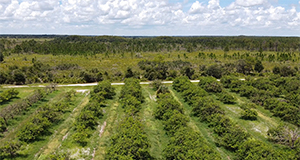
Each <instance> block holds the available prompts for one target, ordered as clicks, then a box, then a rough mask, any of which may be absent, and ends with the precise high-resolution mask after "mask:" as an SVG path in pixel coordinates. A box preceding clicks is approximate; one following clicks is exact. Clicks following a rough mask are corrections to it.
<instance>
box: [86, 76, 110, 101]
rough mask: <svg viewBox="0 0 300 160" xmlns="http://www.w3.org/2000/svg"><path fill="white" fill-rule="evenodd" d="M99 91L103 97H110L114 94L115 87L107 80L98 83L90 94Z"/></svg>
mask: <svg viewBox="0 0 300 160" xmlns="http://www.w3.org/2000/svg"><path fill="white" fill-rule="evenodd" d="M99 92H101V93H102V96H103V97H104V98H105V99H112V98H113V96H114V95H116V93H115V88H114V87H113V86H111V82H110V81H107V80H105V81H102V82H100V83H98V85H97V86H96V87H94V90H93V92H92V94H91V95H92V96H93V94H97V93H99Z"/></svg>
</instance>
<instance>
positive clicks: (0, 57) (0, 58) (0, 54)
mask: <svg viewBox="0 0 300 160" xmlns="http://www.w3.org/2000/svg"><path fill="white" fill-rule="evenodd" d="M2 61H4V55H3V53H2V52H0V62H2Z"/></svg>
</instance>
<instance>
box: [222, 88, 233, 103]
mask: <svg viewBox="0 0 300 160" xmlns="http://www.w3.org/2000/svg"><path fill="white" fill-rule="evenodd" d="M219 100H220V101H221V102H223V103H225V104H234V103H235V101H236V98H235V97H234V96H233V95H231V94H229V93H228V92H226V91H223V92H221V93H220V94H219Z"/></svg>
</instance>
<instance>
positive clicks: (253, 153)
mask: <svg viewBox="0 0 300 160" xmlns="http://www.w3.org/2000/svg"><path fill="white" fill-rule="evenodd" d="M237 158H238V159H245V160H252V159H257V160H264V159H278V160H279V159H285V158H287V157H284V156H283V155H280V154H276V152H275V151H274V150H273V149H271V148H270V147H269V146H267V145H266V144H264V143H263V142H261V141H258V140H256V139H253V138H249V139H247V141H245V142H244V143H242V144H241V145H240V146H239V147H238V151H237Z"/></svg>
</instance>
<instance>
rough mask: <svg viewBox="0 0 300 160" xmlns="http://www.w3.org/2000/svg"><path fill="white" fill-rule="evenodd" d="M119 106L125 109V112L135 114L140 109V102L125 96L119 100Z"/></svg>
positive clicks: (132, 97) (130, 96)
mask: <svg viewBox="0 0 300 160" xmlns="http://www.w3.org/2000/svg"><path fill="white" fill-rule="evenodd" d="M120 102H121V106H122V107H123V108H124V109H125V112H127V113H132V114H135V113H137V112H139V111H140V109H141V108H142V106H141V104H142V103H141V101H139V100H138V99H137V98H136V97H134V96H132V95H129V94H127V95H125V96H124V97H123V98H122V99H121V100H120Z"/></svg>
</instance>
